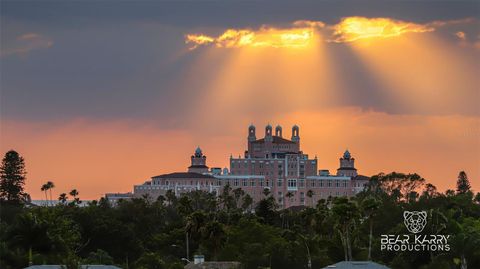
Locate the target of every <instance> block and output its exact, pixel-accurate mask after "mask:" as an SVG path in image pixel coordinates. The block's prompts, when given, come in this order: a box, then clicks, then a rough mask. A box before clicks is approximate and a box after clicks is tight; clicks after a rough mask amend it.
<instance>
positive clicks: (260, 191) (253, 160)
mask: <svg viewBox="0 0 480 269" xmlns="http://www.w3.org/2000/svg"><path fill="white" fill-rule="evenodd" d="M206 159H207V157H206V156H205V155H204V154H203V152H202V150H201V149H200V148H199V147H198V148H197V149H196V150H195V152H194V154H193V155H192V156H191V165H190V166H189V167H188V169H187V172H176V173H170V174H163V175H159V176H154V177H152V178H151V179H149V180H148V181H146V182H145V183H143V184H141V185H135V186H134V192H133V196H134V197H142V196H145V195H148V196H149V197H151V198H153V199H156V198H157V197H158V196H159V195H165V193H166V192H167V191H168V190H172V191H173V192H174V193H175V195H178V196H179V195H181V194H182V193H184V192H189V191H192V190H203V191H208V192H215V193H217V194H218V193H220V190H221V189H222V188H223V187H224V186H226V185H227V184H229V185H230V186H231V187H232V189H236V188H241V189H242V190H243V191H244V192H245V193H246V194H249V195H250V196H251V197H252V198H253V200H254V202H258V201H260V200H261V199H262V198H264V197H265V195H264V190H265V189H268V191H269V192H270V193H271V194H272V195H273V196H274V197H275V199H276V201H277V203H278V204H279V205H280V206H281V207H282V208H288V207H290V206H300V205H305V206H313V205H315V204H316V203H317V201H318V200H320V199H327V198H328V197H329V196H332V197H335V196H352V195H355V194H356V193H358V192H360V191H361V190H363V188H364V186H365V184H366V183H367V182H368V179H369V178H368V177H365V176H360V175H358V174H357V169H356V168H355V159H354V158H353V157H352V156H351V154H350V152H349V151H348V150H347V151H345V153H344V154H343V156H342V157H341V158H340V160H339V162H340V164H339V168H338V169H337V173H336V174H335V175H332V174H330V173H329V171H328V170H318V159H317V157H316V156H315V157H314V158H310V157H309V156H308V155H307V154H305V153H303V152H302V151H301V148H300V129H299V127H298V126H296V125H295V126H293V127H292V130H291V137H290V139H287V138H284V137H283V134H282V127H281V126H277V127H275V133H273V129H272V126H271V125H267V126H266V127H265V133H264V137H263V138H260V139H257V134H256V129H255V126H253V125H251V126H249V128H248V137H247V150H246V151H245V153H244V156H243V157H241V156H239V157H238V158H234V157H232V156H230V168H229V169H228V168H224V169H223V170H222V169H220V168H211V169H209V167H208V166H207V163H206Z"/></svg>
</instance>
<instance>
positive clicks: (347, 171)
mask: <svg viewBox="0 0 480 269" xmlns="http://www.w3.org/2000/svg"><path fill="white" fill-rule="evenodd" d="M337 176H346V177H355V176H357V169H356V168H355V158H353V157H352V156H351V154H350V152H349V151H348V149H347V150H346V151H345V153H343V157H342V158H340V168H338V169H337Z"/></svg>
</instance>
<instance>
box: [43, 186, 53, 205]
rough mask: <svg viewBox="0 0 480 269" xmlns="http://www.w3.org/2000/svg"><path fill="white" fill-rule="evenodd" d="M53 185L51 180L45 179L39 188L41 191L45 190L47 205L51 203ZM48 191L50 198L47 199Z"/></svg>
mask: <svg viewBox="0 0 480 269" xmlns="http://www.w3.org/2000/svg"><path fill="white" fill-rule="evenodd" d="M54 187H55V184H54V183H53V182H52V181H47V183H45V184H43V185H42V187H41V188H40V190H41V191H43V192H45V201H46V203H47V205H53V200H52V189H53V188H54ZM48 191H50V199H48V195H47V192H48Z"/></svg>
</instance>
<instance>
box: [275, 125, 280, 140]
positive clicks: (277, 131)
mask: <svg viewBox="0 0 480 269" xmlns="http://www.w3.org/2000/svg"><path fill="white" fill-rule="evenodd" d="M275 136H278V137H282V126H280V125H277V127H275Z"/></svg>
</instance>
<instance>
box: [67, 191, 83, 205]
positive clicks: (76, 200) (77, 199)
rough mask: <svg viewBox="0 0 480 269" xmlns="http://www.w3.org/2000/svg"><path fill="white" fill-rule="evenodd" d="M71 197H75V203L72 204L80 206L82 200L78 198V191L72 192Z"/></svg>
mask: <svg viewBox="0 0 480 269" xmlns="http://www.w3.org/2000/svg"><path fill="white" fill-rule="evenodd" d="M70 195H71V196H72V197H73V202H72V203H71V204H77V205H78V204H80V203H81V201H80V198H77V195H78V191H77V189H73V190H71V191H70Z"/></svg>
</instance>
